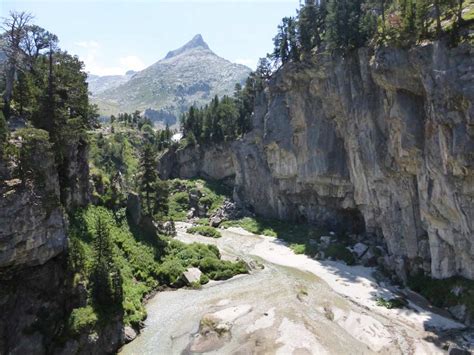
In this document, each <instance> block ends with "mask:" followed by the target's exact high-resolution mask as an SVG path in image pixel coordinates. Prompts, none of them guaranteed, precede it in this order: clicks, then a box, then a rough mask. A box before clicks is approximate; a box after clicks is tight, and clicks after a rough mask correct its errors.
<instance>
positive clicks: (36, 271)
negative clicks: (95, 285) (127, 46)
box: [0, 128, 120, 354]
mask: <svg viewBox="0 0 474 355" xmlns="http://www.w3.org/2000/svg"><path fill="white" fill-rule="evenodd" d="M13 137H14V138H13V139H12V141H11V143H12V144H13V145H14V146H15V147H16V148H15V149H16V150H17V151H18V154H17V155H11V156H8V157H7V158H5V157H0V354H45V353H55V352H57V350H54V349H56V347H58V343H57V337H58V334H60V333H61V329H63V325H64V322H65V321H66V319H67V315H68V314H69V312H71V310H72V308H74V307H80V306H84V305H85V301H86V299H87V294H86V290H85V288H84V287H83V286H82V285H76V284H74V282H73V276H74V275H70V274H68V271H67V260H66V250H67V245H68V238H67V215H66V211H67V210H72V209H73V208H75V207H78V206H82V205H84V204H85V203H87V201H88V200H89V193H88V191H89V181H88V166H87V145H85V143H81V142H80V140H77V139H76V140H74V139H71V140H70V141H69V145H68V146H67V147H65V152H66V155H67V158H66V159H65V161H67V164H65V166H63V167H62V169H61V172H62V175H61V174H58V170H59V169H58V167H57V163H56V161H55V156H54V150H53V146H52V144H51V143H50V142H49V138H48V134H47V132H45V131H42V130H36V129H31V128H28V129H26V130H22V131H17V132H14V133H13ZM113 326H117V324H116V323H114V324H113ZM117 334H119V335H118V336H120V332H114V333H113V335H114V336H115V338H114V336H109V337H108V340H107V342H110V343H111V344H112V348H111V349H110V351H112V350H113V349H114V348H113V346H115V347H116V346H117V344H118V343H119V341H120V339H118V340H117V339H116V338H117ZM104 338H106V337H104ZM111 339H112V340H111ZM99 340H101V339H99ZM102 342H104V341H102ZM76 343H78V342H77V341H76ZM68 344H69V343H68ZM81 344H82V346H83V348H84V349H85V350H84V351H85V352H87V353H91V354H92V353H94V352H93V351H92V350H91V351H88V350H89V349H88V348H87V346H89V347H91V349H93V348H94V347H95V346H96V345H98V347H97V349H98V350H97V352H100V351H102V352H105V351H108V350H104V349H109V347H107V346H105V344H93V343H92V342H88V341H87V339H85V340H84V339H83V340H82V342H81ZM65 353H68V352H65ZM69 353H72V352H69Z"/></svg>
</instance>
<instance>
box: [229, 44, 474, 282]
mask: <svg viewBox="0 0 474 355" xmlns="http://www.w3.org/2000/svg"><path fill="white" fill-rule="evenodd" d="M472 54H473V53H472V48H471V47H470V46H467V45H465V46H460V47H457V48H454V49H449V48H446V47H444V46H443V45H442V44H440V43H435V44H430V45H427V46H424V47H418V48H414V49H412V50H401V49H380V50H377V51H376V52H375V53H372V52H370V51H369V50H367V49H361V50H359V51H358V52H357V53H355V54H353V55H349V56H347V57H345V58H337V59H335V58H330V57H327V56H326V57H325V56H320V57H319V58H318V59H317V60H316V61H315V62H314V63H311V64H298V65H294V64H289V65H286V66H285V67H283V68H282V69H280V71H279V72H278V73H276V75H274V77H273V78H272V81H271V83H270V84H269V86H268V88H267V89H266V91H265V92H264V93H263V94H262V95H261V97H259V98H258V100H257V101H258V103H257V107H256V110H255V117H254V129H253V131H252V132H250V133H249V134H248V135H247V136H246V137H245V139H243V140H241V141H238V142H236V143H234V145H233V158H234V166H235V172H236V179H235V197H236V198H238V199H239V200H241V201H242V202H244V203H247V204H249V205H251V206H252V207H253V208H254V209H255V211H256V212H258V213H260V214H263V215H266V216H272V217H279V218H283V219H293V220H307V221H309V222H312V223H324V224H329V225H331V226H337V225H344V227H351V226H352V227H357V228H359V229H360V226H361V224H362V225H363V226H365V228H366V230H367V232H369V233H374V234H378V235H382V236H383V237H384V239H385V241H386V243H387V246H388V249H389V251H390V253H391V257H392V259H393V260H392V264H393V265H396V264H397V265H400V267H398V271H399V274H400V276H401V277H402V278H403V277H405V276H406V272H408V271H410V272H414V271H416V270H418V269H423V270H425V271H428V272H431V274H432V276H433V277H437V278H444V277H449V276H453V275H462V276H465V277H468V278H471V279H472V278H474V234H473V233H474V222H473V221H474V168H473V162H474V121H473V117H474V108H473V106H472V103H473V101H474V66H473V65H474V59H473V58H474V57H473V55H472Z"/></svg>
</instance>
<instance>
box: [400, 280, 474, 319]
mask: <svg viewBox="0 0 474 355" xmlns="http://www.w3.org/2000/svg"><path fill="white" fill-rule="evenodd" d="M408 287H410V288H411V289H412V290H413V291H415V292H418V293H419V294H421V295H422V296H423V297H425V298H426V299H428V300H429V301H430V302H431V303H432V304H433V305H435V306H436V307H440V308H449V307H452V306H457V305H465V306H466V309H467V312H468V313H469V314H470V315H471V317H472V316H474V281H472V280H468V279H465V278H462V277H451V278H448V279H432V278H429V277H427V276H425V275H422V274H419V275H417V276H412V277H409V278H408Z"/></svg>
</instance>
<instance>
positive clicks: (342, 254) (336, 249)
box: [325, 243, 355, 265]
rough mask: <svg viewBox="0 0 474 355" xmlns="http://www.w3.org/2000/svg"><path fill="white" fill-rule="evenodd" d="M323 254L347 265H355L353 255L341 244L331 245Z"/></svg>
mask: <svg viewBox="0 0 474 355" xmlns="http://www.w3.org/2000/svg"><path fill="white" fill-rule="evenodd" d="M325 253H326V257H331V258H333V259H336V260H341V261H344V262H345V263H346V264H347V265H354V264H355V258H354V255H353V254H352V253H351V251H349V250H348V249H347V248H346V246H345V245H343V244H340V243H336V244H331V245H329V246H328V247H327V248H326V250H325Z"/></svg>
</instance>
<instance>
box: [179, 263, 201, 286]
mask: <svg viewBox="0 0 474 355" xmlns="http://www.w3.org/2000/svg"><path fill="white" fill-rule="evenodd" d="M201 275H202V272H201V270H199V269H198V268H197V267H190V268H188V269H187V270H186V271H185V272H183V279H184V281H185V282H186V283H187V284H188V285H192V284H195V283H199V281H200V280H201Z"/></svg>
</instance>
